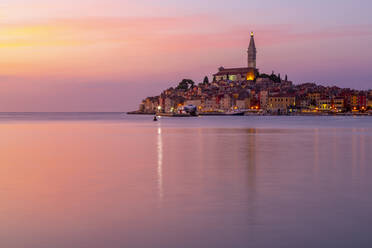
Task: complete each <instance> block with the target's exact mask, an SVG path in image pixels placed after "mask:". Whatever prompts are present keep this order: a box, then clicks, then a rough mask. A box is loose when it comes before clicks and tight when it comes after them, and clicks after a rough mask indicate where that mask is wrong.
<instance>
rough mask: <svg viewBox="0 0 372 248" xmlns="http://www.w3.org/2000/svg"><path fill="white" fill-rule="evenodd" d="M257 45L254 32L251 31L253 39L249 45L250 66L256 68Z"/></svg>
mask: <svg viewBox="0 0 372 248" xmlns="http://www.w3.org/2000/svg"><path fill="white" fill-rule="evenodd" d="M256 55H257V50H256V45H255V44H254V36H253V32H251V40H250V42H249V47H248V67H249V68H254V69H256Z"/></svg>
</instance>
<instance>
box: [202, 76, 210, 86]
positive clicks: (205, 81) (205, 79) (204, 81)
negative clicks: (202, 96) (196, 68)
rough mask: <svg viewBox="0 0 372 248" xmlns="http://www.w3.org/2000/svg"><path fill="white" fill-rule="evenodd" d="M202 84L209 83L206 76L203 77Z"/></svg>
mask: <svg viewBox="0 0 372 248" xmlns="http://www.w3.org/2000/svg"><path fill="white" fill-rule="evenodd" d="M203 84H209V79H208V77H207V76H205V77H204V80H203Z"/></svg>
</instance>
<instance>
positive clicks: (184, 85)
mask: <svg viewBox="0 0 372 248" xmlns="http://www.w3.org/2000/svg"><path fill="white" fill-rule="evenodd" d="M194 85H195V82H194V81H192V80H191V79H182V81H181V82H180V83H179V84H178V86H177V87H176V89H177V90H188V89H189V88H192V87H194Z"/></svg>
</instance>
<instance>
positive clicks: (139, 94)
mask: <svg viewBox="0 0 372 248" xmlns="http://www.w3.org/2000/svg"><path fill="white" fill-rule="evenodd" d="M53 2H54V1H53ZM175 2H177V3H178V4H175ZM329 2H330V3H329V4H331V2H332V1H329ZM284 3H286V4H282V5H277V4H275V2H274V1H272V0H268V1H266V4H268V5H267V6H268V7H265V4H263V3H261V2H259V1H252V3H250V5H249V6H248V5H247V4H246V3H245V2H242V1H238V0H235V1H232V3H231V7H229V6H227V7H226V6H225V5H224V4H223V2H222V1H216V2H215V4H214V5H213V6H208V5H206V4H205V3H199V2H198V1H187V2H186V1H160V2H157V3H156V4H155V3H154V2H150V1H146V0H139V1H137V2H136V3H135V4H133V3H131V2H130V1H119V0H111V1H98V0H95V1H86V0H76V1H67V2H64V4H62V3H60V4H56V3H51V2H50V1H42V0H36V1H31V0H23V1H22V0H12V1H10V0H4V1H2V3H0V25H1V28H0V54H1V56H0V83H1V84H2V87H1V88H0V111H126V110H130V109H133V108H136V107H137V105H138V104H139V102H140V100H141V99H143V98H144V97H146V96H147V95H155V94H159V93H160V92H161V90H162V89H164V88H165V87H169V86H173V85H175V84H176V83H177V82H179V81H180V80H181V79H182V78H192V79H193V80H195V81H201V80H202V78H203V77H204V75H209V76H210V75H211V74H213V73H214V72H215V71H216V68H218V67H219V66H221V65H223V66H225V67H229V66H245V63H246V49H247V46H248V42H249V33H250V31H254V32H255V39H256V45H257V49H258V62H257V63H258V67H259V68H260V71H261V72H268V73H270V72H271V71H272V70H274V71H275V72H280V73H281V74H282V75H284V74H288V76H289V78H290V79H292V80H293V81H294V82H295V83H303V82H309V81H315V82H318V83H322V84H326V85H334V84H336V85H339V86H343V87H352V88H365V89H366V88H372V87H371V86H372V80H371V79H370V78H372V72H371V71H370V67H371V65H372V49H370V44H371V42H372V31H371V30H372V20H371V19H372V18H370V17H369V15H368V12H366V11H365V8H367V7H371V4H370V3H369V2H368V1H360V3H359V4H360V5H359V6H358V7H355V6H354V5H352V6H350V5H349V3H348V2H347V1H338V3H339V4H338V7H337V8H336V9H333V10H334V12H326V11H324V10H318V11H317V12H314V13H311V10H312V8H315V7H314V6H307V4H306V3H303V4H301V3H297V4H296V3H295V2H293V1H290V0H288V1H284ZM234 4H235V5H234ZM317 4H319V6H320V5H321V6H322V7H323V8H326V7H327V6H328V5H327V4H328V2H327V1H325V2H324V1H323V2H320V1H319V2H318V1H315V2H314V5H315V6H316V5H317ZM229 5H230V4H229ZM236 6H240V8H237V7H236ZM270 6H271V7H270ZM330 6H332V5H329V7H330ZM363 7H364V8H363ZM353 8H354V9H353ZM355 8H357V9H355ZM342 10H344V11H350V13H351V11H353V13H355V11H358V15H356V14H353V15H355V16H349V15H340V14H339V12H340V11H342ZM309 11H310V12H309ZM294 12H296V13H297V16H296V15H294V14H293V13H294ZM265 16H266V18H265Z"/></svg>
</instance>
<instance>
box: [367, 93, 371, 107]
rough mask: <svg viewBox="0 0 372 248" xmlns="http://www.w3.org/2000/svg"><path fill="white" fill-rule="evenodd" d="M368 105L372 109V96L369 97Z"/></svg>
mask: <svg viewBox="0 0 372 248" xmlns="http://www.w3.org/2000/svg"><path fill="white" fill-rule="evenodd" d="M367 107H368V108H370V109H372V96H370V97H369V98H368V102H367Z"/></svg>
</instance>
